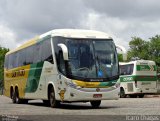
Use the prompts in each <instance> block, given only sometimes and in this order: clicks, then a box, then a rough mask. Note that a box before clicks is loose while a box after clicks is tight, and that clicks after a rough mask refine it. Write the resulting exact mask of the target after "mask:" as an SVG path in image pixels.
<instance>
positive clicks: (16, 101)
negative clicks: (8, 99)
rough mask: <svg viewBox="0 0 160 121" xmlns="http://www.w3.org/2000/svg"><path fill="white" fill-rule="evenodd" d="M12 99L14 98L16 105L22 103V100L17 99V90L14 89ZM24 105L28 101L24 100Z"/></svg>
mask: <svg viewBox="0 0 160 121" xmlns="http://www.w3.org/2000/svg"><path fill="white" fill-rule="evenodd" d="M13 98H14V101H15V103H17V104H20V103H23V100H22V99H20V98H19V91H18V88H17V89H15V92H14V96H13ZM25 103H28V100H26V102H25Z"/></svg>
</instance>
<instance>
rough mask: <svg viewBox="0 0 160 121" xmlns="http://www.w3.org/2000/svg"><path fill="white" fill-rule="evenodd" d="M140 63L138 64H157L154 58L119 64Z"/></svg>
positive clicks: (120, 63)
mask: <svg viewBox="0 0 160 121" xmlns="http://www.w3.org/2000/svg"><path fill="white" fill-rule="evenodd" d="M127 64H138V65H155V62H154V61H152V60H135V61H130V62H119V65H127Z"/></svg>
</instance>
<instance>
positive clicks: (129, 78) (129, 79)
mask: <svg viewBox="0 0 160 121" xmlns="http://www.w3.org/2000/svg"><path fill="white" fill-rule="evenodd" d="M132 80H133V77H125V78H123V81H132Z"/></svg>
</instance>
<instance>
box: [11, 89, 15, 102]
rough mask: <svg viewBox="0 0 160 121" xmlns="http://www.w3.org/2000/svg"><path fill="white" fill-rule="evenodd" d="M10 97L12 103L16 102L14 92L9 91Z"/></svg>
mask: <svg viewBox="0 0 160 121" xmlns="http://www.w3.org/2000/svg"><path fill="white" fill-rule="evenodd" d="M11 99H12V102H13V103H16V97H15V92H14V91H12V92H11Z"/></svg>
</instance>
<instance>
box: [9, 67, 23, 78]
mask: <svg viewBox="0 0 160 121" xmlns="http://www.w3.org/2000/svg"><path fill="white" fill-rule="evenodd" d="M24 75H25V70H24V69H22V70H17V71H13V72H12V77H20V76H24Z"/></svg>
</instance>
